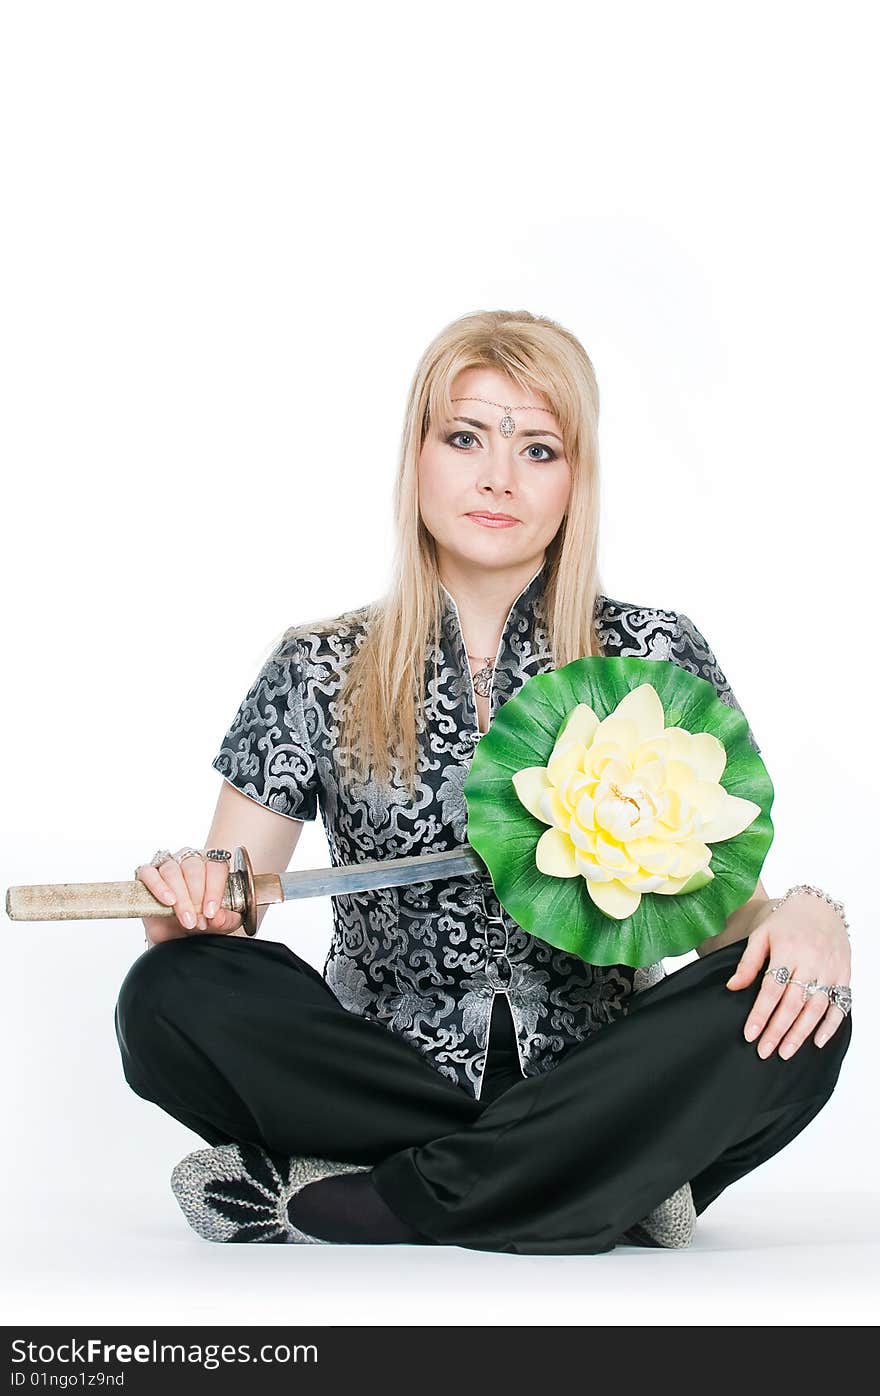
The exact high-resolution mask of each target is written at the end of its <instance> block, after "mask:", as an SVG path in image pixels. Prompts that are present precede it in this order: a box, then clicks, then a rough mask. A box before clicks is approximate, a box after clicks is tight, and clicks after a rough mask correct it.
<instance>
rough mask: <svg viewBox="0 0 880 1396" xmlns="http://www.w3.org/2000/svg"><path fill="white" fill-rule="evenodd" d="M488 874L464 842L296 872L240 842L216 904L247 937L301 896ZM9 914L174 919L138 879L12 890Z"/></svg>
mask: <svg viewBox="0 0 880 1396" xmlns="http://www.w3.org/2000/svg"><path fill="white" fill-rule="evenodd" d="M474 872H477V873H483V874H485V873H486V872H487V868H486V865H485V863H484V862H483V860H482V858H481V857H480V855H479V854H478V853H477V852H476V851H475V850H474V849H473V848H471V847H470V845H469V844H458V845H457V846H456V847H455V848H450V849H448V850H447V851H446V852H445V853H421V854H419V855H417V856H413V857H410V858H371V859H367V860H366V861H365V862H363V863H346V864H344V865H343V866H341V867H338V868H304V869H303V870H302V871H301V872H283V873H255V872H254V870H253V867H252V865H251V860H250V855H249V854H248V851H247V849H246V848H245V847H244V846H243V845H242V846H239V847H237V848H236V849H235V851H234V853H233V857H232V861H231V865H230V869H229V874H228V877H227V880H226V888H225V890H224V893H223V900H222V902H221V903H220V905H221V906H223V907H226V908H227V910H230V911H235V912H237V913H238V914H239V915H240V916H241V924H242V926H243V927H244V929H245V931H246V932H247V934H248V935H249V936H252V935H256V933H257V911H258V909H259V908H260V907H262V906H276V905H277V904H278V903H279V902H291V901H298V900H299V898H300V897H326V896H331V897H332V896H340V895H344V894H345V893H348V892H369V891H372V890H373V889H374V888H377V887H407V886H409V885H410V884H411V883H413V882H434V881H436V880H437V879H439V878H444V877H461V876H463V875H465V874H467V873H474ZM6 915H7V916H8V917H9V919H10V920H11V921H106V920H116V919H120V920H124V919H126V918H127V917H136V916H141V917H143V916H173V915H174V907H173V906H166V905H165V903H164V902H160V901H158V900H157V898H156V897H154V896H153V894H152V892H151V891H150V889H149V888H148V887H145V886H144V884H143V882H141V881H140V880H139V879H135V880H134V881H133V882H55V883H51V882H50V883H43V884H37V885H34V886H22V887H9V888H7V891H6Z"/></svg>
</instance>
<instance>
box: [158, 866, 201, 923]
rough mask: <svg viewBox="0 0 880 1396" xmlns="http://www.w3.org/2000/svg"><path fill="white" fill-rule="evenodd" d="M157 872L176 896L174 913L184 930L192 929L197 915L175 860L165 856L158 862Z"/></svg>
mask: <svg viewBox="0 0 880 1396" xmlns="http://www.w3.org/2000/svg"><path fill="white" fill-rule="evenodd" d="M159 872H160V873H161V875H162V877H163V878H164V880H165V882H166V883H167V884H168V886H169V887H170V888H171V890H172V892H173V893H174V895H175V897H176V898H177V901H176V903H175V907H174V914H175V916H176V917H177V920H178V922H179V923H180V925H181V926H182V927H183V929H184V930H185V931H192V930H194V929H195V927H196V925H197V923H198V917H197V915H196V909H195V907H194V906H193V904H192V897H191V896H190V891H189V887H188V886H187V884H186V880H185V878H184V876H183V873H182V872H181V870H180V866H179V865H178V863H177V861H176V860H175V859H174V858H166V859H165V861H164V862H163V863H160V865H159Z"/></svg>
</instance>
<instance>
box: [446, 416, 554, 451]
mask: <svg viewBox="0 0 880 1396" xmlns="http://www.w3.org/2000/svg"><path fill="white" fill-rule="evenodd" d="M452 420H453V421H454V422H467V424H468V426H469V427H479V428H480V430H481V431H489V427H488V426H487V425H486V423H485V422H478V421H477V420H476V418H475V417H453V419H452ZM516 434H517V436H555V437H556V440H557V441H558V442H560V443H561V444H562V445H564V444H565V443H564V442H563V441H562V437H561V436H560V435H559V433H558V432H556V431H539V430H537V428H536V429H535V430H534V431H532V430H529V431H520V432H517V433H516Z"/></svg>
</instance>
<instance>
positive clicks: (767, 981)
mask: <svg viewBox="0 0 880 1396" xmlns="http://www.w3.org/2000/svg"><path fill="white" fill-rule="evenodd" d="M795 987H796V986H795ZM785 988H786V986H785V985H784V984H780V983H779V982H778V980H776V979H774V978H773V976H772V974H768V973H767V971H766V970H765V971H764V974H763V978H762V980H761V988H760V989H759V990H758V995H757V998H756V999H755V1002H754V1003H753V1004H752V1008H751V1012H750V1013H749V1016H748V1020H747V1022H746V1025H745V1028H744V1029H743V1036H744V1037H745V1039H746V1042H754V1040H755V1038H756V1037H757V1036H758V1034H759V1033H760V1032H762V1031H763V1029H764V1027H765V1025H766V1023H767V1019H768V1018H769V1017H770V1015H771V1013H773V1011H774V1010H775V1008H776V1006H777V1004H778V1003H779V1002H780V1000H781V998H782V996H783V994H784V993H785Z"/></svg>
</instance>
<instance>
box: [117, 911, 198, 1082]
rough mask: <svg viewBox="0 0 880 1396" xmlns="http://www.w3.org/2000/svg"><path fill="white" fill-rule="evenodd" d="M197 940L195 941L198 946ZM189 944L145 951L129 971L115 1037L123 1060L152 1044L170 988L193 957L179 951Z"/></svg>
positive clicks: (172, 942)
mask: <svg viewBox="0 0 880 1396" xmlns="http://www.w3.org/2000/svg"><path fill="white" fill-rule="evenodd" d="M195 939H196V937H192V942H195ZM184 944H187V945H188V944H190V941H189V940H187V941H184V940H183V939H180V940H165V941H161V942H160V943H159V944H158V945H153V946H151V947H150V949H149V950H144V952H143V954H141V955H139V956H138V958H137V959H136V960H135V961H134V963H133V964H132V965H131V967H130V968H129V970H128V973H127V974H126V976H125V978H124V979H123V981H122V984H121V986H120V989H119V993H118V995H117V998H116V1007H115V1010H114V1023H115V1027H116V1036H117V1039H118V1041H119V1046H120V1048H121V1049H122V1053H123V1056H124V1057H125V1056H128V1057H131V1056H133V1055H134V1054H135V1053H136V1052H137V1051H138V1049H140V1048H142V1047H143V1046H144V1045H145V1043H146V1042H147V1041H148V1040H149V1037H150V1035H151V1034H152V1031H153V1029H154V1026H155V1023H156V1016H157V1013H158V1010H159V1008H160V1006H161V1004H162V1002H163V1000H164V998H165V995H166V993H167V991H168V989H169V987H170V985H171V984H172V983H173V982H175V981H176V980H177V979H178V978H179V976H180V974H181V972H182V971H183V970H184V968H185V966H184V963H183V962H184V961H186V962H187V963H188V962H189V960H190V959H191V955H188V954H187V953H186V952H184V953H183V954H181V950H180V947H181V946H183V945H184Z"/></svg>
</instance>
